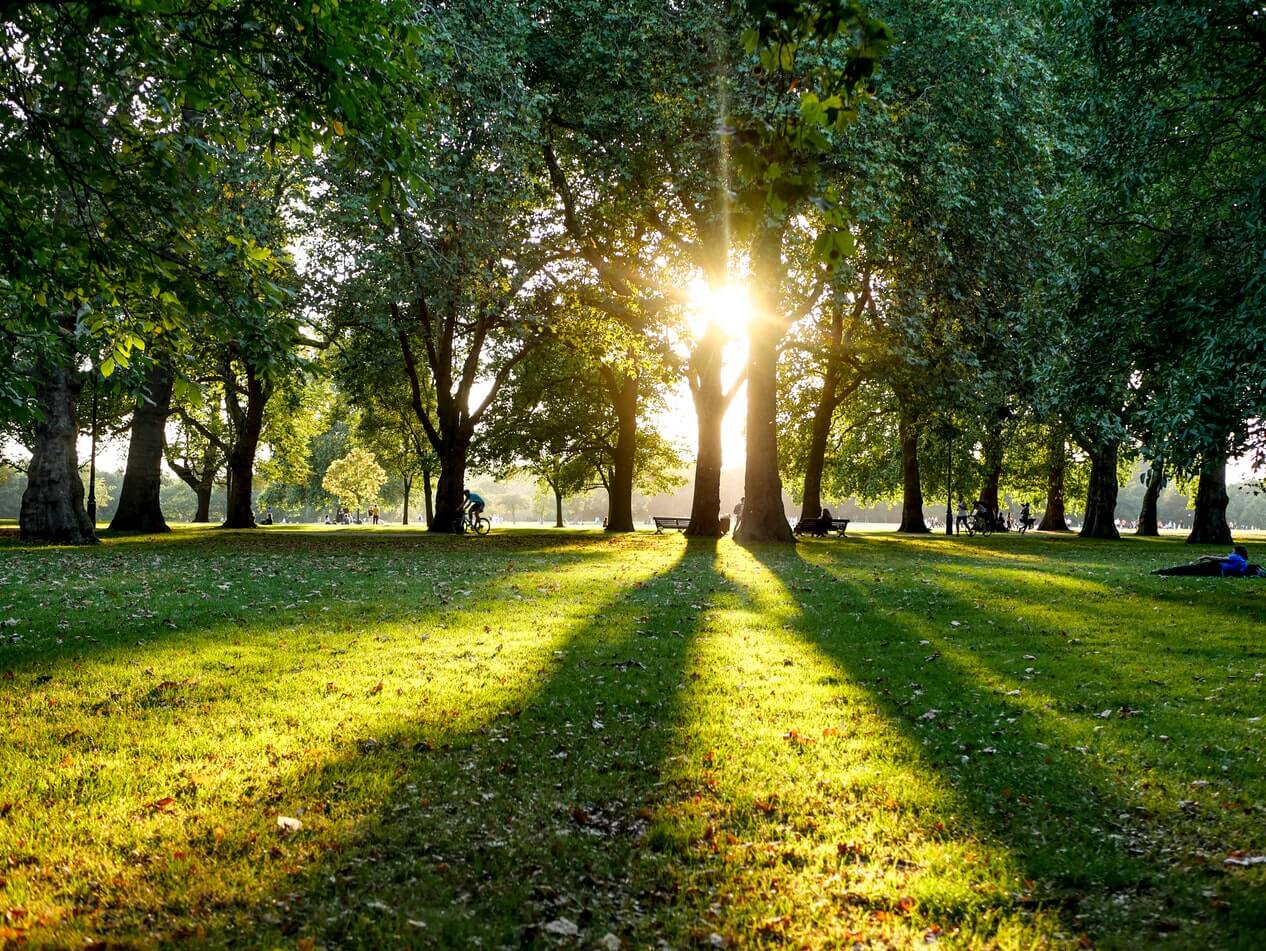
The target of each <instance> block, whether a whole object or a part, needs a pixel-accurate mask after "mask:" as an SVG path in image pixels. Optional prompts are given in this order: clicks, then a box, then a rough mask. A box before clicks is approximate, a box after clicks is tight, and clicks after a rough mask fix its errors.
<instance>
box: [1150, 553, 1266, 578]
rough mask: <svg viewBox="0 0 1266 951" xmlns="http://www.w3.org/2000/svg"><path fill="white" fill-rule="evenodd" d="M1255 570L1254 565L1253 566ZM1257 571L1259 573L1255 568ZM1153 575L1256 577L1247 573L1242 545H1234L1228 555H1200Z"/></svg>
mask: <svg viewBox="0 0 1266 951" xmlns="http://www.w3.org/2000/svg"><path fill="white" fill-rule="evenodd" d="M1253 567H1254V568H1257V566H1256V565H1254V566H1253ZM1257 571H1261V569H1260V568H1257ZM1152 574H1154V575H1207V576H1209V577H1222V578H1243V577H1245V576H1248V575H1254V576H1255V575H1256V572H1250V571H1249V564H1248V549H1247V548H1245V547H1244V546H1243V545H1236V546H1235V548H1233V549H1232V550H1231V553H1230V554H1229V555H1226V556H1225V557H1221V558H1220V557H1218V556H1217V555H1201V556H1200V557H1199V558H1197V559H1196V560H1195V561H1193V562H1192V563H1191V564H1187V565H1174V566H1173V567H1172V568H1157V569H1156V570H1155V571H1153V572H1152Z"/></svg>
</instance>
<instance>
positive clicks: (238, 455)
mask: <svg viewBox="0 0 1266 951" xmlns="http://www.w3.org/2000/svg"><path fill="white" fill-rule="evenodd" d="M243 365H244V367H245V388H244V389H243V390H242V393H241V396H244V397H245V399H246V404H245V406H243V405H242V404H241V399H240V397H239V394H238V392H237V386H236V384H235V382H234V379H233V374H232V372H231V371H230V372H229V373H228V374H227V375H226V384H227V385H226V386H225V394H226V400H225V402H226V405H227V406H228V408H229V415H230V416H231V417H232V419H233V430H234V432H233V436H234V438H233V445H232V446H231V447H229V453H228V470H229V471H228V493H227V500H226V511H225V515H224V525H223V527H224V528H254V527H255V512H254V509H253V504H254V503H253V499H252V495H253V494H254V492H253V490H254V484H255V453H256V452H257V451H258V450H259V437H260V434H261V433H262V432H263V429H264V407H265V405H267V403H268V388H267V387H266V386H265V384H264V381H263V380H262V379H261V378H260V375H259V373H258V371H257V370H256V369H255V365H254V364H252V363H250V362H249V361H243Z"/></svg>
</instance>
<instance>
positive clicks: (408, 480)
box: [400, 477, 413, 525]
mask: <svg viewBox="0 0 1266 951" xmlns="http://www.w3.org/2000/svg"><path fill="white" fill-rule="evenodd" d="M400 481H401V482H402V483H403V487H404V515H403V517H402V519H401V522H400V524H401V525H408V524H409V493H410V492H411V491H412V490H413V479H412V477H405V478H403V479H401V480H400Z"/></svg>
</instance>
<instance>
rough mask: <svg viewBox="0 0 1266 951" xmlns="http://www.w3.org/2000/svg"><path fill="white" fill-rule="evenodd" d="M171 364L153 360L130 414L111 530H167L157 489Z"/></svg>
mask: <svg viewBox="0 0 1266 951" xmlns="http://www.w3.org/2000/svg"><path fill="white" fill-rule="evenodd" d="M172 383H173V377H172V372H171V368H170V367H168V366H167V365H166V364H164V363H161V362H160V363H155V364H154V365H153V366H152V367H151V368H150V371H149V373H148V374H147V376H146V380H145V389H146V394H145V399H144V400H143V401H142V402H141V405H139V406H138V407H137V408H136V412H135V413H133V414H132V435H131V438H130V440H129V442H128V451H127V469H126V470H124V473H123V487H122V488H121V489H120V490H119V505H118V508H117V509H115V511H114V519H113V520H112V521H111V522H110V531H112V532H151V533H157V532H169V531H171V529H170V528H168V527H167V521H166V519H164V518H163V509H162V504H161V503H160V501H159V493H160V492H161V491H162V487H163V448H164V445H165V442H166V433H165V429H166V427H167V417H168V416H169V415H170V413H171V391H172Z"/></svg>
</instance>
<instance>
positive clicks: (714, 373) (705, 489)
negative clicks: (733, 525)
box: [686, 328, 729, 538]
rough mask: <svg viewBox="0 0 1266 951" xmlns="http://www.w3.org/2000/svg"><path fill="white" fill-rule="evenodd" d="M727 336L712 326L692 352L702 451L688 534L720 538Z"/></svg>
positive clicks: (697, 458) (697, 463) (693, 393)
mask: <svg viewBox="0 0 1266 951" xmlns="http://www.w3.org/2000/svg"><path fill="white" fill-rule="evenodd" d="M723 347H724V340H723V339H722V338H721V333H720V331H719V330H715V329H711V328H710V329H709V330H708V332H707V334H706V335H705V336H704V339H703V340H702V341H700V343H699V346H698V347H697V348H696V349H695V352H694V354H693V355H692V360H691V362H692V364H693V367H692V369H693V371H694V373H695V378H694V379H693V380H692V381H691V387H690V396H691V398H692V399H693V400H694V404H695V420H696V422H697V424H698V429H699V451H698V454H697V455H696V456H695V487H694V496H693V498H692V499H691V500H690V526H689V527H688V528H687V529H686V534H687V535H691V536H694V537H699V538H716V537H717V536H718V535H720V534H721V528H720V522H719V519H720V516H721V464H722V457H721V426H722V424H723V422H724V420H725V411H726V410H727V409H728V408H729V401H728V400H727V399H726V397H725V393H724V392H723V389H722V385H721V353H722V350H723Z"/></svg>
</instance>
